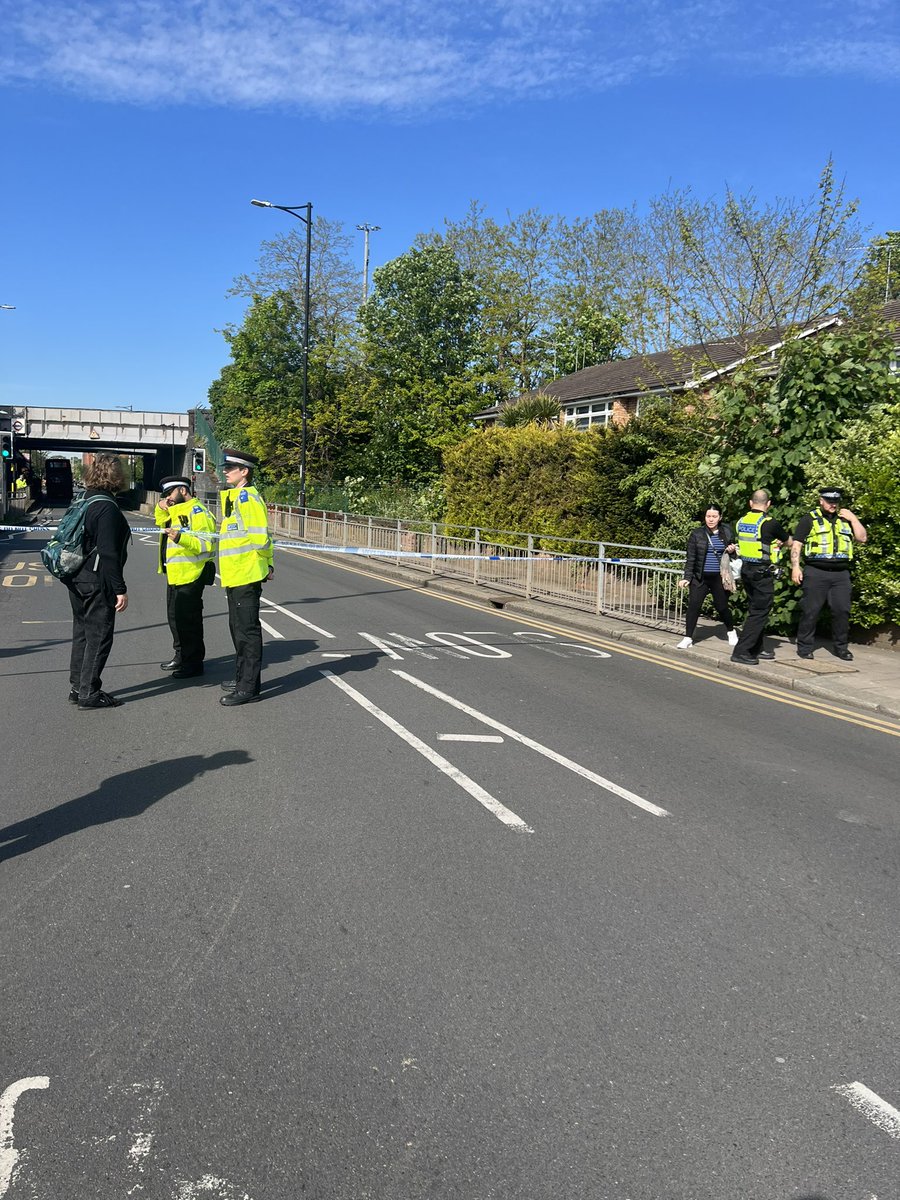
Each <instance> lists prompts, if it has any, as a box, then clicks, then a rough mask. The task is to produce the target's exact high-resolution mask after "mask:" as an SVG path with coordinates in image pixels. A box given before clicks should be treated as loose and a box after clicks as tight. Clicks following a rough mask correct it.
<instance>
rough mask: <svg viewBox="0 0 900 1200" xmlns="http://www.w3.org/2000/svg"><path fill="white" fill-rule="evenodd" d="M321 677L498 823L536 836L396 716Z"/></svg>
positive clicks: (346, 685)
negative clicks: (424, 760) (465, 793)
mask: <svg viewBox="0 0 900 1200" xmlns="http://www.w3.org/2000/svg"><path fill="white" fill-rule="evenodd" d="M322 674H323V675H324V676H325V678H326V679H328V680H330V681H331V682H332V683H333V684H334V685H335V687H339V688H340V689H341V691H342V692H346V693H347V695H348V696H350V697H351V698H352V699H354V700H355V701H356V703H357V704H359V705H360V706H361V707H362V708H364V709H365V710H366V712H368V713H371V714H372V716H373V717H375V718H377V720H379V721H380V722H381V723H382V725H386V726H387V727H388V729H390V730H391V731H392V732H393V733H396V735H397V737H399V738H402V739H403V741H404V742H406V743H407V745H409V746H412V748H413V749H414V750H418V752H419V754H421V755H422V757H423V758H427V759H428V761H429V762H430V763H432V764H433V765H434V766H435V767H437V769H438V770H439V771H443V773H444V774H445V775H446V776H448V777H449V778H450V779H452V780H453V782H454V783H456V784H458V785H459V786H460V787H461V788H463V790H464V791H467V792H468V793H469V795H470V796H474V798H475V799H476V800H477V801H478V803H479V804H481V805H482V806H483V807H484V808H486V809H487V810H488V812H490V813H493V814H494V816H495V817H496V818H497V820H498V821H502V822H503V824H504V825H508V826H509V827H510V829H517V830H519V831H520V832H522V833H534V830H533V829H532V828H530V826H528V825H526V824H525V822H524V821H523V820H522V818H521V817H519V816H516V814H515V813H514V812H512V811H511V810H510V809H508V808H506V807H505V806H504V805H502V804H501V803H500V801H499V800H496V799H495V798H494V797H493V796H492V795H491V794H490V792H486V791H485V790H484V788H483V787H482V786H481V785H480V784H478V783H476V782H475V780H474V779H470V778H469V776H468V775H464V774H463V772H462V771H460V769H459V768H458V767H454V765H453V763H451V762H448V761H447V759H446V758H444V756H443V755H441V754H438V752H437V751H436V750H432V748H431V747H430V746H428V745H426V743H425V742H423V741H422V740H421V738H417V737H416V735H415V734H414V733H410V731H409V730H408V729H407V728H406V727H405V726H403V725H401V724H400V722H399V721H395V720H394V718H393V717H391V716H388V714H387V713H386V712H384V711H383V710H382V709H380V708H378V707H377V706H376V705H374V704H373V703H372V701H371V700H369V699H368V698H367V697H366V696H364V695H363V694H362V692H358V691H357V690H356V688H353V687H351V686H350V684H349V683H345V682H344V680H343V679H339V678H338V676H337V675H332V673H331V672H330V671H323V672H322Z"/></svg>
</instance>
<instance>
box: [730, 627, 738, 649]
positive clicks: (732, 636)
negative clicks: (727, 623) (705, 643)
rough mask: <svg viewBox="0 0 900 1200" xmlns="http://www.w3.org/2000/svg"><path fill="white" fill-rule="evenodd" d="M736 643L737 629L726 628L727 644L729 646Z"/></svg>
mask: <svg viewBox="0 0 900 1200" xmlns="http://www.w3.org/2000/svg"><path fill="white" fill-rule="evenodd" d="M737 644H738V635H737V630H736V629H729V630H728V645H729V646H736V645H737Z"/></svg>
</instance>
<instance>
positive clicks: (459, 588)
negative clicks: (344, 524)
mask: <svg viewBox="0 0 900 1200" xmlns="http://www.w3.org/2000/svg"><path fill="white" fill-rule="evenodd" d="M370 565H372V566H377V569H378V570H379V571H380V572H381V573H383V574H384V575H387V576H391V577H394V578H396V579H398V580H399V579H402V580H403V582H404V583H406V584H413V585H416V584H418V585H419V586H421V587H422V588H423V589H425V588H428V589H431V590H435V591H442V592H447V593H449V594H453V595H459V596H464V597H465V598H466V599H468V600H472V601H475V602H477V603H479V602H480V603H483V604H484V606H485V608H490V609H498V608H499V609H502V610H503V612H505V613H517V612H518V613H522V614H523V615H526V616H529V617H535V618H538V619H543V620H548V621H557V622H559V623H560V624H564V625H568V626H571V627H572V628H575V629H583V630H585V631H586V632H590V633H594V634H597V635H598V636H600V637H605V638H609V639H610V640H611V641H620V642H622V643H623V644H626V645H631V646H643V647H645V648H647V649H650V650H654V651H656V652H658V653H661V654H665V655H670V656H671V657H672V659H673V660H676V659H677V660H683V661H685V662H691V663H694V664H702V665H703V666H704V667H707V668H712V669H714V670H721V671H725V672H727V673H729V674H734V675H740V676H744V677H746V678H752V679H753V680H754V681H755V682H757V683H763V684H767V685H769V686H771V687H779V688H784V689H785V690H787V691H793V692H798V693H801V694H802V695H805V696H813V697H815V698H816V699H817V700H831V701H833V702H834V703H835V704H842V705H848V706H849V707H851V708H858V709H861V710H862V711H865V712H876V713H880V714H881V715H883V716H887V717H892V718H895V719H896V720H900V648H898V650H892V649H890V648H887V647H884V646H869V645H863V644H857V643H851V648H852V651H853V662H849V663H848V662H842V661H841V659H839V658H835V656H834V655H833V654H832V653H831V644H830V642H821V641H820V642H817V643H816V648H815V657H814V658H813V659H812V661H806V660H802V659H800V658H798V657H797V650H796V646H795V645H794V643H793V642H791V641H790V639H789V638H786V637H769V636H767V637H766V648H767V649H770V650H774V652H775V658H774V660H769V661H766V660H761V661H760V663H759V664H758V666H749V665H744V664H742V663H734V662H732V661H731V654H732V647H731V646H729V645H728V642H727V640H726V637H725V629H724V627H723V626H722V624H721V622H716V621H712V620H707V619H706V618H702V617H701V619H700V622H699V624H698V626H697V630H696V633H695V634H694V645H693V646H692V647H691V648H690V649H689V650H676V649H675V647H676V645H677V643H678V642H679V641H680V640H681V638H682V636H683V634H682V633H681V632H679V633H672V631H671V630H668V629H659V628H654V627H652V626H647V625H639V624H637V623H635V622H631V621H625V620H621V619H619V618H616V617H610V616H596V615H595V614H593V613H587V612H582V611H580V610H579V609H575V608H567V607H565V606H564V605H558V604H550V603H547V602H546V601H536V600H525V599H524V598H521V597H518V596H515V595H513V594H510V593H507V592H500V591H498V590H497V589H496V588H494V587H490V586H487V587H479V586H476V585H474V584H468V583H465V582H463V581H461V580H457V579H441V578H440V577H439V576H428V577H427V578H423V577H422V576H421V575H420V574H418V572H415V571H411V570H409V569H408V568H404V567H402V566H400V565H396V564H393V563H389V562H387V561H386V560H385V559H381V558H379V559H377V560H375V561H374V562H372V563H371V564H370Z"/></svg>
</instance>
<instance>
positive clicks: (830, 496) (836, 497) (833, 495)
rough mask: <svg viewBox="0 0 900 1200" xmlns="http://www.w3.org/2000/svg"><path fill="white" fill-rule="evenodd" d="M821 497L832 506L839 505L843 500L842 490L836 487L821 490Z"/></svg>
mask: <svg viewBox="0 0 900 1200" xmlns="http://www.w3.org/2000/svg"><path fill="white" fill-rule="evenodd" d="M819 495H820V496H821V497H822V499H823V500H827V501H828V502H829V503H830V504H838V503H840V501H841V499H842V492H841V489H840V488H835V487H825V488H819Z"/></svg>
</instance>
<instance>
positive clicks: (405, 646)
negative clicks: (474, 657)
mask: <svg viewBox="0 0 900 1200" xmlns="http://www.w3.org/2000/svg"><path fill="white" fill-rule="evenodd" d="M359 636H360V637H364V638H365V639H366V641H367V642H371V643H372V645H373V646H376V647H377V648H378V649H379V650H380V651H381V652H382V653H383V654H386V655H387V656H388V658H393V659H395V660H396V661H398V662H402V661H403V659H404V658H405V657H406V655H407V654H418V656H419V657H420V658H430V659H431V661H432V662H437V660H438V659H439V658H440V657H441V656H442V655H443V656H444V657H445V658H448V657H449V658H466V657H467V656H466V655H465V654H463V653H462V651H461V650H454V649H451V648H450V647H449V646H442V647H437V646H432V647H430V648H428V649H426V647H427V646H428V643H427V642H421V641H419V639H418V638H412V637H406V635H405V634H402V633H393V632H389V633H388V634H387V636H386V637H383V638H381V637H375V635H374V634H372V633H363V632H362V631H360V635H359ZM388 638H392V639H393V641H389V640H388ZM401 650H402V651H404V652H405V653H403V654H401V653H400V651H401ZM432 650H434V653H433V654H432V653H431V651H432Z"/></svg>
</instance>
